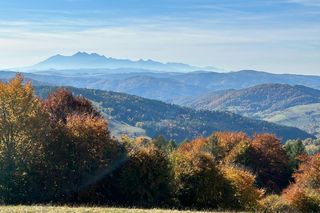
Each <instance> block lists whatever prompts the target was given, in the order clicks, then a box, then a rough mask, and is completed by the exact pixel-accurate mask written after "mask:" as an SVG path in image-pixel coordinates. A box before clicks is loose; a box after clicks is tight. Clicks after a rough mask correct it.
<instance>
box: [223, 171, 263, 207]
mask: <svg viewBox="0 0 320 213" xmlns="http://www.w3.org/2000/svg"><path fill="white" fill-rule="evenodd" d="M222 171H223V174H224V176H225V177H226V179H227V180H229V181H230V183H231V185H232V187H233V189H234V196H235V200H236V202H237V203H238V204H237V206H238V207H239V208H240V209H242V210H251V211H252V210H257V209H259V208H260V204H259V201H260V199H261V198H262V196H263V195H264V190H263V189H258V188H257V187H255V181H256V177H255V176H254V175H253V174H252V173H251V172H249V171H248V170H245V169H243V168H239V167H236V166H234V165H233V166H232V165H223V166H222Z"/></svg>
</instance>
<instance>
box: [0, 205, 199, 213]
mask: <svg viewBox="0 0 320 213" xmlns="http://www.w3.org/2000/svg"><path fill="white" fill-rule="evenodd" d="M7 212H8V213H9V212H10V213H16V212H19V213H20V212H23V213H29V212H30V213H31V212H32V213H47V212H49V213H59V212H63V213H64V212H67V213H71V212H72V213H73V212H75V213H82V212H85V213H102V212H110V213H123V212H129V213H151V212H152V213H180V212H183V213H196V211H178V210H161V209H125V208H107V207H106V208H103V207H68V206H60V207H55V206H0V213H7ZM197 213H200V212H197Z"/></svg>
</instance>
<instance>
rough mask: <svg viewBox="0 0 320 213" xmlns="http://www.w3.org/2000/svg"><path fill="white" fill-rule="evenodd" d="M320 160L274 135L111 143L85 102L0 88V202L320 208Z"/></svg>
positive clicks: (15, 86)
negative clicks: (41, 97) (41, 96)
mask: <svg viewBox="0 0 320 213" xmlns="http://www.w3.org/2000/svg"><path fill="white" fill-rule="evenodd" d="M319 168H320V154H315V155H307V152H306V150H305V146H304V145H303V143H302V142H301V141H289V142H287V143H286V144H285V145H284V146H283V145H282V144H281V143H280V141H279V140H278V139H277V138H275V137H274V136H273V135H269V134H259V135H254V136H253V137H249V136H247V135H246V134H244V133H232V132H217V133H214V134H212V135H211V136H210V137H208V138H201V137H200V138H197V139H194V140H192V141H185V142H183V143H181V144H180V145H177V144H176V143H175V142H174V141H167V140H166V139H165V138H164V137H162V136H159V137H157V138H154V139H147V138H143V137H138V138H133V139H132V138H129V137H125V136H124V137H123V138H122V139H121V140H116V139H115V138H112V137H111V136H110V133H109V131H108V124H107V122H106V120H105V119H104V118H103V116H102V115H101V114H100V113H99V112H98V111H97V109H96V108H95V107H94V106H93V105H92V104H91V103H90V102H89V101H88V100H86V99H85V98H83V97H76V96H74V95H73V94H72V93H70V92H68V91H67V90H65V89H58V90H57V91H55V92H53V93H51V94H50V95H49V96H48V98H47V99H44V100H40V99H39V98H37V97H36V96H35V95H34V91H33V89H32V87H31V85H30V84H29V83H27V84H24V83H23V78H22V76H21V75H17V76H16V78H14V79H12V80H11V81H10V82H8V83H0V201H1V202H2V203H3V204H30V203H32V204H33V203H55V204H95V205H116V206H119V205H120V206H138V207H148V208H149V207H150V208H151V207H166V208H181V209H185V208H188V209H217V210H247V211H300V212H318V211H320V170H319Z"/></svg>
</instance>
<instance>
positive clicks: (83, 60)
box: [22, 52, 217, 73]
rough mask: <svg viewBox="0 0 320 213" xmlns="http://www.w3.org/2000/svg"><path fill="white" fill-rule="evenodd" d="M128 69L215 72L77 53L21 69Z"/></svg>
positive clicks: (129, 70) (178, 65)
mask: <svg viewBox="0 0 320 213" xmlns="http://www.w3.org/2000/svg"><path fill="white" fill-rule="evenodd" d="M119 68H129V69H127V72H135V71H137V70H140V71H141V70H152V71H170V72H188V71H195V70H201V69H205V70H217V69H216V68H213V67H196V66H191V65H188V64H183V63H161V62H158V61H153V60H150V59H148V60H142V59H140V60H138V61H132V60H129V59H116V58H111V57H106V56H104V55H99V54H97V53H91V54H89V53H86V52H77V53H75V54H74V55H71V56H64V55H60V54H58V55H54V56H52V57H50V58H48V59H46V60H44V61H42V62H39V63H37V64H35V65H33V66H30V67H24V68H22V69H23V70H24V71H39V70H65V69H80V70H83V69H100V72H102V73H103V72H104V73H108V72H109V73H110V72H112V69H119Z"/></svg>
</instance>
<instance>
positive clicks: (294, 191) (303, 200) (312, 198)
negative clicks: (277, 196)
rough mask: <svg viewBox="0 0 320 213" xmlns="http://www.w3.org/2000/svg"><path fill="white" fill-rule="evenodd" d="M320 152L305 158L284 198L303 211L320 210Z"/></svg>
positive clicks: (284, 193)
mask: <svg viewBox="0 0 320 213" xmlns="http://www.w3.org/2000/svg"><path fill="white" fill-rule="evenodd" d="M319 168H320V154H316V155H314V156H311V157H310V156H309V157H306V158H305V159H303V162H302V164H301V165H300V166H299V170H298V171H297V172H296V173H295V174H294V179H295V182H294V183H292V184H291V185H290V186H289V187H288V189H286V190H285V191H284V192H283V197H284V199H285V200H286V201H287V202H289V203H290V205H292V206H293V207H295V208H296V209H297V210H299V211H301V212H319V211H320V169H319Z"/></svg>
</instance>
